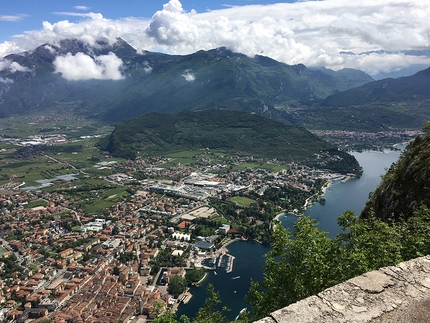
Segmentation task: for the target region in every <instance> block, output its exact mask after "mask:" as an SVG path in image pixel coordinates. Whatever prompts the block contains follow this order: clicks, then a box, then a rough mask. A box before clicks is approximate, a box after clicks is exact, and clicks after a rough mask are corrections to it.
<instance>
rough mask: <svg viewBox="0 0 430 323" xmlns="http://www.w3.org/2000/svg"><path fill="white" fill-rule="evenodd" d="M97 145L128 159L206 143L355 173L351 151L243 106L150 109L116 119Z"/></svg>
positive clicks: (216, 147)
mask: <svg viewBox="0 0 430 323" xmlns="http://www.w3.org/2000/svg"><path fill="white" fill-rule="evenodd" d="M99 147H100V148H101V149H103V150H106V151H109V152H110V153H111V154H112V155H114V156H121V157H125V158H131V159H133V158H136V157H137V156H154V155H166V154H169V153H171V152H178V151H183V150H196V149H197V150H198V149H204V148H209V149H211V150H222V151H225V152H228V153H230V154H239V155H242V156H253V157H261V158H266V159H278V160H281V161H284V162H293V161H294V162H300V163H303V164H308V165H311V166H317V167H318V166H319V167H320V168H327V169H331V170H333V171H336V172H340V173H348V172H349V173H356V174H359V173H360V167H359V165H358V162H357V161H356V159H355V158H354V157H353V156H351V155H349V154H347V153H345V152H343V151H340V150H338V149H337V147H335V146H334V145H332V144H329V143H327V142H325V141H323V140H321V139H320V138H318V137H317V136H315V135H313V134H312V133H310V132H309V131H307V130H305V129H303V128H298V127H294V126H290V125H286V124H283V123H281V122H279V121H274V120H272V119H269V118H266V117H263V116H261V115H259V114H254V113H249V112H243V111H231V110H220V109H219V110H210V111H199V112H190V111H183V112H181V113H178V114H176V115H172V114H162V113H156V112H153V113H149V114H146V115H143V116H140V117H137V118H134V119H129V120H125V121H123V122H120V123H118V124H117V125H116V127H115V130H114V131H113V133H112V134H111V135H110V136H109V137H107V138H104V139H103V140H101V141H100V144H99Z"/></svg>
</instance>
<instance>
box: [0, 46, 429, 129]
mask: <svg viewBox="0 0 430 323" xmlns="http://www.w3.org/2000/svg"><path fill="white" fill-rule="evenodd" d="M0 68H1V70H0V117H3V118H4V117H9V116H13V115H27V114H46V113H53V114H72V115H76V116H82V117H87V118H93V119H97V120H99V121H105V122H109V123H116V122H119V121H121V120H124V119H129V118H133V117H137V116H140V115H143V114H146V113H148V112H151V111H157V112H163V113H177V112H179V111H183V110H191V111H198V110H210V109H215V108H223V109H232V110H244V111H250V112H257V113H260V114H264V115H266V116H269V117H270V118H273V119H276V120H280V121H282V122H284V123H287V124H292V125H297V126H302V127H305V128H307V129H349V130H366V131H380V130H387V129H392V128H415V129H419V128H420V127H421V126H422V124H423V123H424V121H425V120H428V119H430V109H429V107H430V69H426V70H423V71H420V72H418V73H416V74H414V75H412V76H407V77H401V78H398V79H391V78H388V79H383V80H378V81H374V80H373V79H372V78H371V77H370V76H369V75H367V74H365V73H364V72H362V71H358V70H353V69H343V70H339V71H332V70H328V69H326V68H321V67H319V68H316V67H313V68H307V67H306V66H304V65H302V64H299V65H293V66H290V65H287V64H284V63H280V62H277V61H275V60H273V59H271V58H269V57H265V56H259V55H256V56H255V57H248V56H246V55H243V54H240V53H235V52H232V51H230V50H228V49H227V48H217V49H213V50H208V51H198V52H196V53H193V54H190V55H167V54H163V53H155V52H147V51H144V52H141V53H138V52H137V51H136V50H135V49H134V48H132V47H131V46H130V45H129V44H128V43H126V42H125V41H124V40H122V39H117V41H116V43H114V44H108V43H103V42H98V43H96V44H93V45H92V46H89V45H86V44H84V43H82V42H79V41H77V40H63V41H61V42H60V43H58V44H44V45H42V46H39V47H38V48H36V49H35V50H34V51H32V52H26V53H22V54H14V55H9V56H7V57H5V58H4V59H3V60H2V61H0Z"/></svg>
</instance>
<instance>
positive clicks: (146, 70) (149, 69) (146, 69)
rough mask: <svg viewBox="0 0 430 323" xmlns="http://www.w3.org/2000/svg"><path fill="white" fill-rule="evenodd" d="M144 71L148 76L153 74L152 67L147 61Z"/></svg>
mask: <svg viewBox="0 0 430 323" xmlns="http://www.w3.org/2000/svg"><path fill="white" fill-rule="evenodd" d="M143 70H144V71H145V72H146V73H148V74H149V73H151V72H152V67H151V66H150V65H149V63H148V62H147V61H145V62H143Z"/></svg>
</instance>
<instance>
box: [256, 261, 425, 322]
mask: <svg viewBox="0 0 430 323" xmlns="http://www.w3.org/2000/svg"><path fill="white" fill-rule="evenodd" d="M305 322H306V323H311V322H312V323H321V322H331V323H341V322H342V323H346V322H357V323H358V322H360V323H362V322H363V323H364V322H371V323H386V322H397V323H418V322H430V256H426V257H421V258H417V259H413V260H410V261H406V262H403V263H401V264H399V265H397V266H391V267H384V268H381V269H379V270H375V271H372V272H369V273H366V274H364V275H362V276H358V277H355V278H352V279H350V280H348V281H346V282H344V283H341V284H339V285H336V286H333V287H331V288H328V289H326V290H324V291H323V292H321V293H319V294H318V295H315V296H311V297H308V298H306V299H303V300H301V301H299V302H297V303H294V304H291V305H290V306H288V307H285V308H282V309H280V310H277V311H275V312H273V313H271V314H270V316H268V317H266V318H264V319H261V320H259V321H258V323H305Z"/></svg>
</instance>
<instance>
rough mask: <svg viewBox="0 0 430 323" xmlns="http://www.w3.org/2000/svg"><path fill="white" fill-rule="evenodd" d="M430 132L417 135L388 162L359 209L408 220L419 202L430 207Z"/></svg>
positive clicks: (385, 217)
mask: <svg viewBox="0 0 430 323" xmlns="http://www.w3.org/2000/svg"><path fill="white" fill-rule="evenodd" d="M428 183H430V135H429V134H428V133H427V135H425V136H418V137H416V138H415V139H414V140H413V141H411V142H410V143H409V145H408V146H407V147H406V149H405V151H404V152H403V153H402V155H401V157H400V158H399V160H398V161H397V163H394V164H392V165H391V167H390V168H389V169H388V171H387V173H386V175H384V176H383V178H382V181H381V184H380V185H379V186H378V188H377V189H376V190H375V191H374V192H373V193H372V194H371V196H370V200H369V201H368V202H367V204H366V206H365V208H364V209H363V211H362V213H361V217H362V218H368V217H369V216H370V215H371V214H374V215H375V216H376V217H377V218H378V219H380V220H382V221H397V220H401V219H402V220H407V219H409V218H410V217H411V216H412V215H413V212H414V211H416V210H417V209H419V208H420V207H421V206H426V207H430V194H429V190H430V187H429V184H428Z"/></svg>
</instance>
